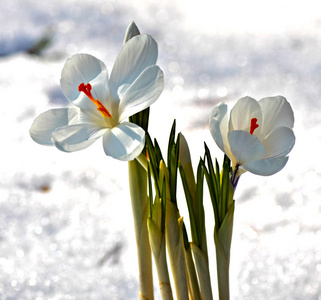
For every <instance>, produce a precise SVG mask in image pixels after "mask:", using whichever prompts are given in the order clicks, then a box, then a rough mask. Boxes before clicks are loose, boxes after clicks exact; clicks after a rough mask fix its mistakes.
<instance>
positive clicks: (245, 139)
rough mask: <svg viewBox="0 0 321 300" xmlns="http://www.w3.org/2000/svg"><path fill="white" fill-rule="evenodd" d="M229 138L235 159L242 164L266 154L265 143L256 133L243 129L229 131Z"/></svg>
mask: <svg viewBox="0 0 321 300" xmlns="http://www.w3.org/2000/svg"><path fill="white" fill-rule="evenodd" d="M228 140H229V143H230V148H231V152H232V154H233V156H234V158H235V161H236V162H237V163H238V164H240V165H243V164H245V163H247V162H249V161H253V160H258V159H262V158H263V157H264V156H265V149H264V147H263V145H262V144H261V142H260V141H259V139H258V138H257V137H256V136H255V135H251V134H250V133H249V132H246V131H242V130H235V131H232V132H229V133H228Z"/></svg>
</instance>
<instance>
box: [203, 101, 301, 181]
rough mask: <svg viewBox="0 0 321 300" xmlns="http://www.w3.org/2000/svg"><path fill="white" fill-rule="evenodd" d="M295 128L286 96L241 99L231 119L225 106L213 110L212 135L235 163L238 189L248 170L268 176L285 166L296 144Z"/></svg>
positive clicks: (222, 104) (221, 105)
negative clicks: (240, 179) (243, 174)
mask: <svg viewBox="0 0 321 300" xmlns="http://www.w3.org/2000/svg"><path fill="white" fill-rule="evenodd" d="M293 125H294V115H293V111H292V108H291V106H290V104H289V103H288V102H287V100H286V99H285V98H284V97H282V96H276V97H267V98H263V99H261V100H259V101H256V100H254V99H253V98H250V97H244V98H241V99H239V100H238V102H237V103H236V104H235V106H234V107H233V109H232V110H231V113H230V119H229V120H228V114H227V105H226V104H225V103H220V104H218V105H217V106H215V107H214V108H213V110H212V111H211V114H210V119H209V128H210V132H211V134H212V136H213V138H214V140H215V142H216V144H217V145H218V147H219V148H220V149H221V150H222V151H224V152H225V153H226V155H227V156H228V157H229V158H230V159H231V161H232V166H233V175H232V183H233V185H234V186H236V184H237V181H238V178H239V176H240V175H241V174H242V173H244V172H245V171H249V172H251V173H254V174H258V175H265V176H268V175H272V174H274V173H276V172H278V171H280V170H281V169H282V168H283V167H284V166H285V164H286V163H287V161H288V157H287V155H288V153H289V152H290V151H291V149H292V148H293V146H294V142H295V136H294V133H293V130H292V128H293Z"/></svg>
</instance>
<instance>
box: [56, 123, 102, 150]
mask: <svg viewBox="0 0 321 300" xmlns="http://www.w3.org/2000/svg"><path fill="white" fill-rule="evenodd" d="M106 130H107V129H105V128H101V127H97V126H96V125H94V124H90V123H81V124H75V125H69V126H64V127H60V128H58V129H57V130H56V131H54V132H53V133H52V139H53V141H54V143H55V146H56V147H57V148H58V149H59V150H61V151H65V152H73V151H78V150H82V149H85V148H87V147H88V146H90V145H91V144H92V143H93V142H95V141H96V140H97V139H98V138H99V137H101V136H102V135H103V134H104V132H105V131H106Z"/></svg>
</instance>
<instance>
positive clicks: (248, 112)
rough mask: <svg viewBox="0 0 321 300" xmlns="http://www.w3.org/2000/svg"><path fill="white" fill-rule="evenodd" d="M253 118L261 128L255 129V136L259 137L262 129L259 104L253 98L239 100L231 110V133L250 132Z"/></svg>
mask: <svg viewBox="0 0 321 300" xmlns="http://www.w3.org/2000/svg"><path fill="white" fill-rule="evenodd" d="M252 118H256V119H257V124H258V125H259V127H258V128H257V129H255V131H254V135H256V136H259V133H260V131H261V127H262V126H261V124H262V112H261V107H260V105H259V103H258V102H257V101H256V100H255V99H253V98H251V97H243V98H241V99H239V100H238V101H237V102H236V104H235V106H234V107H233V108H232V110H231V114H230V123H229V131H234V130H243V131H247V132H250V126H251V120H252Z"/></svg>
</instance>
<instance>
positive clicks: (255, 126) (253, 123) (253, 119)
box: [250, 118, 259, 135]
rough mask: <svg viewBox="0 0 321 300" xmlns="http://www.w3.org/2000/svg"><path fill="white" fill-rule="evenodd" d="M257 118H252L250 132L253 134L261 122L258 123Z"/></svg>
mask: <svg viewBox="0 0 321 300" xmlns="http://www.w3.org/2000/svg"><path fill="white" fill-rule="evenodd" d="M256 122H257V118H252V119H251V126H250V134H251V135H253V133H254V130H255V129H256V128H258V127H259V124H256Z"/></svg>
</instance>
